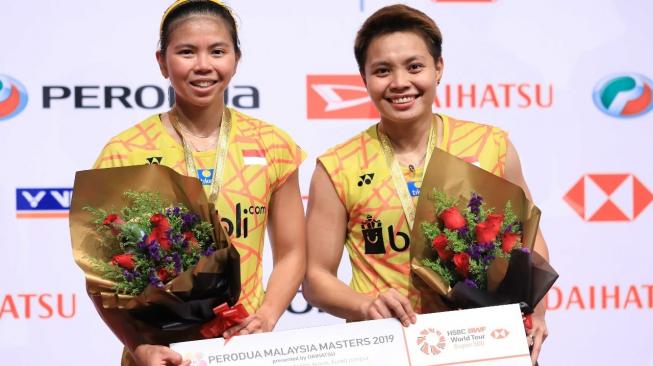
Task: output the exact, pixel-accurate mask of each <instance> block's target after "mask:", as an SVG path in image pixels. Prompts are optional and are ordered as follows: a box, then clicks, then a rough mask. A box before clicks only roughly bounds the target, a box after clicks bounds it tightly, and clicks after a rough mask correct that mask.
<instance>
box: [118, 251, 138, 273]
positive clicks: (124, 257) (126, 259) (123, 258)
mask: <svg viewBox="0 0 653 366" xmlns="http://www.w3.org/2000/svg"><path fill="white" fill-rule="evenodd" d="M113 264H115V265H118V266H120V267H122V268H124V269H129V270H132V269H134V266H135V265H136V264H135V263H134V256H133V255H132V254H118V255H114V256H113Z"/></svg>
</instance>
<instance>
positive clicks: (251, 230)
mask: <svg viewBox="0 0 653 366" xmlns="http://www.w3.org/2000/svg"><path fill="white" fill-rule="evenodd" d="M229 112H230V113H231V121H232V128H231V132H230V134H229V150H228V152H227V158H226V161H225V169H224V170H225V171H224V173H223V179H222V187H221V189H220V194H219V197H218V200H217V202H216V203H215V204H216V207H217V209H218V212H219V213H220V216H221V217H222V223H223V225H224V226H225V228H226V229H227V232H228V234H229V235H230V236H231V240H232V243H233V244H234V246H235V247H236V249H238V252H239V253H240V264H241V268H240V274H241V281H242V283H241V295H240V300H239V302H241V303H242V304H243V305H244V306H245V308H246V309H247V311H248V312H249V313H250V314H253V313H254V312H255V311H256V310H257V309H258V308H259V307H260V306H261V303H262V302H263V297H264V292H263V284H262V277H263V266H262V255H263V241H264V237H265V235H264V234H265V225H266V222H267V212H268V205H269V203H270V196H271V195H272V193H274V191H275V190H276V189H277V188H278V187H279V186H280V185H281V184H282V183H283V182H285V180H286V179H287V178H288V177H289V176H290V175H291V174H292V173H293V172H295V171H296V170H297V168H298V167H299V164H301V162H302V161H303V160H304V158H305V157H306V154H305V153H304V152H303V151H302V150H301V149H300V148H299V147H298V146H297V145H296V144H295V142H294V141H293V140H292V139H291V138H290V137H289V136H288V135H287V134H286V133H285V132H283V131H281V130H280V129H278V128H277V127H275V126H272V125H270V124H267V123H265V122H262V121H260V120H257V119H254V118H252V117H249V116H247V115H245V114H243V113H240V112H238V111H236V110H233V109H229ZM193 157H194V159H195V166H196V169H197V175H198V178H199V179H200V181H201V182H202V184H203V185H204V189H205V191H206V192H207V196H208V195H209V189H210V185H211V182H212V180H213V176H214V174H216V172H214V171H213V170H214V169H213V168H214V166H215V151H207V152H194V153H193ZM141 164H162V165H166V166H169V167H171V168H173V169H174V170H176V171H177V172H178V173H181V174H185V175H187V174H188V173H187V170H186V163H185V160H184V150H183V147H182V146H181V145H180V144H179V143H177V142H176V141H175V140H173V138H172V136H170V135H169V134H168V132H167V131H166V129H165V127H164V126H163V124H162V122H161V119H160V117H159V116H158V115H154V116H151V117H149V118H148V119H146V120H145V121H143V122H141V123H139V124H137V125H136V126H134V127H131V128H129V129H128V130H126V131H124V132H122V133H120V134H119V135H117V136H116V137H114V138H112V139H111V140H110V141H109V142H108V143H107V145H106V146H105V147H104V149H103V150H102V152H101V153H100V156H99V158H98V159H97V161H96V162H95V166H94V167H95V168H109V167H119V166H129V165H141Z"/></svg>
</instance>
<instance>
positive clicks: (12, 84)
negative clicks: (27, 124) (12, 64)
mask: <svg viewBox="0 0 653 366" xmlns="http://www.w3.org/2000/svg"><path fill="white" fill-rule="evenodd" d="M27 99H28V97H27V89H25V87H24V86H23V84H21V83H20V82H19V81H18V80H16V79H14V78H12V77H10V76H7V75H0V122H2V121H4V120H8V119H10V118H13V117H15V116H16V115H18V114H19V113H20V112H22V111H23V109H25V107H26V106H27Z"/></svg>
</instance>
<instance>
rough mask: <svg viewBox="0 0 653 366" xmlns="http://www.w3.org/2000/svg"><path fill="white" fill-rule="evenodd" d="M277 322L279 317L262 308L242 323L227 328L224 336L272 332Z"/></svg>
mask: <svg viewBox="0 0 653 366" xmlns="http://www.w3.org/2000/svg"><path fill="white" fill-rule="evenodd" d="M276 323H277V319H274V317H273V316H271V315H269V314H267V312H266V311H265V309H263V308H261V309H259V311H257V312H256V313H254V314H252V315H250V316H248V317H247V318H245V320H243V322H242V323H240V324H237V325H234V326H233V327H231V328H229V329H227V330H225V331H224V333H222V336H223V337H224V338H225V339H227V338H231V337H233V336H237V335H246V334H254V333H264V332H270V331H272V329H274V326H275V325H276Z"/></svg>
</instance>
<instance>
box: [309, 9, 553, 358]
mask: <svg viewBox="0 0 653 366" xmlns="http://www.w3.org/2000/svg"><path fill="white" fill-rule="evenodd" d="M354 54H355V56H356V61H357V62H358V67H359V71H360V75H361V77H362V78H363V81H364V83H365V86H366V88H367V92H368V94H369V95H370V97H371V99H372V102H373V103H374V105H375V107H376V108H377V110H378V111H379V113H380V115H381V119H380V121H379V122H378V123H377V124H375V125H373V126H371V127H369V128H368V129H367V130H365V131H363V132H361V133H360V134H358V135H356V136H354V137H353V138H351V139H349V140H348V141H346V142H344V143H342V144H339V145H336V146H335V147H333V148H331V149H329V150H328V151H327V152H326V153H325V154H324V155H322V156H321V157H319V158H318V164H317V167H316V169H315V172H314V174H313V179H312V182H311V189H310V195H309V202H308V211H307V227H309V228H311V230H310V231H309V232H308V236H307V244H308V265H307V270H306V278H305V280H304V284H303V294H304V296H305V297H306V299H307V300H308V301H309V302H310V303H311V304H312V305H314V306H318V307H320V308H321V309H323V310H325V311H327V312H329V313H332V314H334V315H336V316H339V317H342V318H346V319H349V320H365V319H379V318H389V317H396V318H398V319H399V320H400V321H401V322H402V323H403V324H404V325H406V326H407V325H408V324H409V323H411V322H414V321H415V313H416V312H417V313H420V312H432V311H442V310H446V309H445V308H442V307H440V308H431V307H427V306H426V302H427V301H423V300H426V299H422V298H421V296H420V292H419V291H418V290H417V289H416V288H415V287H414V285H413V283H412V282H411V280H410V263H409V252H410V251H409V250H408V249H409V246H410V240H411V238H410V236H409V234H410V232H411V229H412V226H413V220H414V213H415V206H416V203H417V199H418V197H419V193H420V187H421V184H422V180H423V177H424V174H425V169H426V167H427V166H428V161H429V158H430V156H431V153H432V152H433V151H434V149H436V148H437V149H442V150H444V151H446V152H448V153H450V154H452V155H455V156H457V157H458V158H460V159H463V160H465V161H466V162H468V163H472V164H474V165H477V166H479V167H481V168H482V169H485V170H487V171H489V172H491V173H493V174H495V175H498V176H501V177H503V178H505V179H507V180H509V181H512V182H513V183H515V184H518V185H520V186H521V187H522V188H523V189H524V191H525V192H526V194H527V195H528V196H529V199H530V194H529V193H528V188H527V187H526V183H525V182H524V178H523V176H522V172H521V167H520V163H519V158H518V156H517V153H516V152H515V149H514V148H513V146H512V144H511V143H510V141H509V140H508V138H507V134H506V133H505V132H504V131H502V130H500V129H498V128H496V127H493V126H489V125H483V124H478V123H474V122H467V121H461V120H457V119H454V118H451V117H448V116H446V115H444V114H441V113H433V111H432V107H433V103H434V100H435V99H436V98H435V97H436V90H437V86H438V85H439V84H440V80H441V78H442V75H443V71H444V60H443V58H442V34H441V32H440V29H439V28H438V26H437V25H436V24H435V22H434V21H433V20H432V19H431V18H429V17H428V16H427V15H426V14H424V13H422V12H421V11H419V10H416V9H413V8H410V7H408V6H405V5H392V6H387V7H385V8H382V9H380V10H378V11H377V12H375V13H374V14H372V15H371V16H370V17H369V18H368V19H367V20H366V21H365V23H364V24H363V25H362V27H361V29H360V30H359V31H358V35H357V37H356V41H355V44H354ZM363 177H370V178H369V182H368V180H366V181H365V184H361V183H359V182H360V181H361V180H362V179H363ZM324 222H329V223H330V225H329V226H325V225H322V223H324ZM345 247H346V248H347V250H348V252H349V257H350V260H351V263H352V280H351V283H350V286H347V285H345V284H344V283H343V282H341V281H340V280H338V278H337V271H338V265H339V263H340V259H341V256H342V252H343V248H345ZM535 250H536V251H537V252H539V253H540V254H542V256H543V257H545V258H548V251H547V248H546V244H545V243H544V240H543V239H542V236H541V234H539V233H538V237H537V240H536V243H535ZM530 334H531V335H532V336H533V357H532V358H533V360H534V362H535V360H536V359H537V356H538V353H539V348H540V346H541V344H542V341H543V340H544V338H545V337H546V336H547V330H546V324H545V322H544V304H543V302H542V303H541V304H540V306H539V307H538V309H537V310H536V316H534V326H533V329H532V331H531V333H530Z"/></svg>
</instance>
